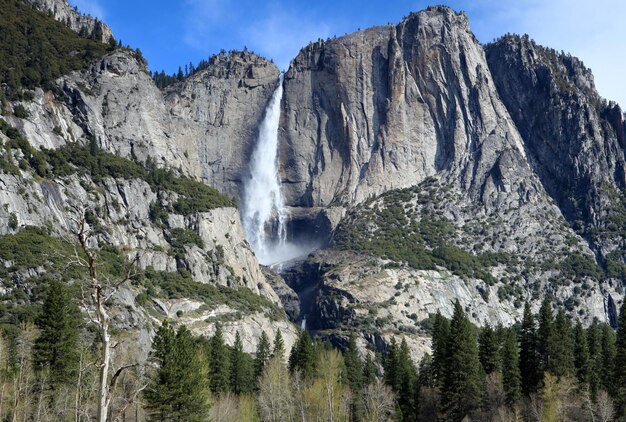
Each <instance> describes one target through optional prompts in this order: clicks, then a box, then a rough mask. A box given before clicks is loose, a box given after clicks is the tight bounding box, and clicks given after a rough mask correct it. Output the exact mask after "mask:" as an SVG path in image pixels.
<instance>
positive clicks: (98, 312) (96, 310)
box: [70, 208, 145, 422]
mask: <svg viewBox="0 0 626 422" xmlns="http://www.w3.org/2000/svg"><path fill="white" fill-rule="evenodd" d="M86 211H87V210H86V209H85V208H83V209H80V210H78V212H77V213H76V214H77V215H76V218H74V224H75V227H74V235H75V236H76V238H77V239H78V243H79V245H80V249H81V250H82V252H83V254H84V257H83V256H81V255H80V254H79V252H78V250H77V249H75V250H74V256H73V257H72V258H71V259H70V264H73V265H78V266H80V267H82V268H85V269H86V270H87V271H88V273H89V282H88V283H87V284H86V285H84V286H83V303H82V305H83V308H84V309H85V311H86V312H87V314H88V315H89V320H90V321H91V322H92V323H93V324H95V325H96V327H97V329H98V334H99V337H100V362H99V372H98V398H97V399H98V406H97V415H96V420H97V421H98V422H107V421H108V420H109V409H110V406H111V401H112V400H113V391H114V389H115V384H116V383H117V381H118V379H119V378H120V376H121V375H122V373H123V372H124V371H125V370H126V369H129V368H131V367H134V366H135V365H122V366H120V367H119V368H118V369H117V370H115V371H112V370H111V350H112V348H113V347H114V346H113V345H112V344H111V333H110V330H109V328H110V325H111V317H110V315H109V310H108V307H107V302H108V301H109V299H111V298H112V297H113V295H114V294H115V293H116V292H117V291H118V290H119V288H120V287H121V286H122V285H123V284H125V283H126V282H128V281H129V280H130V279H131V278H133V277H134V276H136V275H137V274H136V273H135V272H134V270H135V264H136V261H137V258H138V257H135V259H134V261H133V262H132V263H131V265H130V266H129V268H128V271H127V272H126V273H125V275H124V276H123V277H121V278H120V279H119V280H115V281H110V280H105V279H102V278H101V277H100V276H99V274H98V271H97V265H96V264H97V253H96V251H95V250H93V249H92V248H91V247H90V245H89V239H90V236H91V229H90V227H89V225H88V224H87V222H86V217H85V214H86ZM85 287H88V289H89V291H88V293H87V292H85ZM87 297H89V299H87ZM109 377H110V380H109ZM144 388H145V386H143V387H140V389H138V390H139V391H137V393H136V395H138V394H139V392H140V391H141V390H143V389H144ZM136 395H135V397H136ZM111 419H112V420H117V418H111Z"/></svg>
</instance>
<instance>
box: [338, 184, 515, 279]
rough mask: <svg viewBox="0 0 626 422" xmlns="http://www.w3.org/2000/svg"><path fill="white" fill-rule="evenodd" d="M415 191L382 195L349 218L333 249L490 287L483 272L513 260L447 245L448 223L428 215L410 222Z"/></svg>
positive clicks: (449, 237)
mask: <svg viewBox="0 0 626 422" xmlns="http://www.w3.org/2000/svg"><path fill="white" fill-rule="evenodd" d="M418 189H419V188H418V187H414V188H408V189H401V190H395V191H390V192H387V193H385V194H383V195H381V197H380V200H379V201H376V202H374V201H372V202H371V203H370V204H369V205H370V206H369V207H368V206H367V205H366V207H364V210H358V211H356V212H355V213H353V214H352V215H350V216H348V218H346V219H345V220H344V222H343V223H342V224H341V225H340V226H339V227H338V229H337V231H336V235H335V238H334V245H335V246H336V247H338V248H340V249H343V250H352V251H361V252H367V253H371V254H373V255H376V256H380V257H383V258H386V259H389V260H392V261H395V262H401V263H406V264H407V265H409V266H410V267H412V268H415V269H420V270H434V269H436V268H437V267H444V268H447V269H449V270H450V271H451V272H452V273H454V274H456V275H459V276H463V277H473V278H479V279H482V280H484V281H485V282H487V283H488V284H493V283H495V282H496V280H495V278H494V277H493V276H492V275H491V274H490V273H489V272H488V270H487V268H489V267H491V266H495V265H498V264H508V263H510V262H511V261H512V260H513V258H512V257H511V256H509V255H507V254H504V253H482V254H478V255H475V254H471V253H469V252H467V251H465V250H464V249H462V248H460V247H458V246H456V245H454V244H452V242H453V240H454V238H455V233H456V229H455V227H454V225H453V224H452V223H450V222H449V221H446V220H443V219H438V218H437V217H435V216H434V215H431V214H424V215H421V216H420V218H419V219H417V218H411V217H410V216H411V215H412V214H413V213H412V208H411V205H410V204H409V202H410V201H411V200H413V199H414V198H415V196H416V194H417V192H418ZM372 204H373V205H372Z"/></svg>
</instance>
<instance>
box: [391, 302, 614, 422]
mask: <svg viewBox="0 0 626 422" xmlns="http://www.w3.org/2000/svg"><path fill="white" fill-rule="evenodd" d="M619 323H620V325H619V327H620V328H619V329H618V331H617V334H616V333H615V331H614V330H613V329H612V328H611V327H610V326H609V325H607V324H601V323H599V322H597V321H594V322H593V323H592V324H591V325H590V326H589V327H588V328H587V329H585V328H583V326H582V324H581V323H580V322H577V323H576V324H575V325H573V324H572V322H571V320H570V319H569V318H568V317H567V316H566V314H565V312H564V311H563V310H562V309H560V310H558V312H557V313H556V315H555V314H554V313H553V310H552V307H551V304H550V302H549V301H548V300H545V301H544V302H543V303H542V306H541V308H540V310H539V314H538V315H534V314H533V313H532V312H531V310H530V307H529V306H528V304H526V307H525V309H524V315H523V319H522V321H521V324H518V325H516V326H514V327H510V328H504V327H496V328H492V327H489V326H487V327H485V328H482V329H477V328H476V327H474V326H473V325H472V324H471V323H470V322H469V320H468V318H467V317H466V315H465V312H464V310H463V309H462V307H461V305H460V304H459V303H458V302H457V303H455V305H454V314H453V316H452V319H451V320H447V319H446V318H444V317H442V316H441V315H440V314H437V315H436V316H435V317H434V322H433V330H432V331H433V332H432V334H433V343H432V346H433V350H432V356H431V355H428V356H426V357H425V358H424V359H423V360H422V361H421V362H420V365H419V369H417V368H415V366H414V365H413V363H412V362H411V359H410V356H409V355H408V347H407V346H406V342H404V341H403V342H402V343H401V344H400V346H398V345H397V344H396V343H392V344H391V347H390V349H389V351H388V353H387V355H386V357H385V382H386V383H387V384H388V385H390V386H391V387H392V389H393V391H394V392H395V393H396V396H397V404H398V415H399V418H400V419H401V420H403V421H430V420H451V421H460V420H464V418H467V417H469V419H470V420H507V421H508V420H527V421H534V420H537V421H556V420H559V421H569V420H571V421H587V420H604V421H607V420H623V419H624V418H626V304H625V305H623V306H622V309H621V314H620V321H619Z"/></svg>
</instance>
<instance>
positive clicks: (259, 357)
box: [254, 331, 271, 384]
mask: <svg viewBox="0 0 626 422" xmlns="http://www.w3.org/2000/svg"><path fill="white" fill-rule="evenodd" d="M270 357H271V356H270V340H269V338H267V334H265V331H263V332H261V338H260V339H259V344H258V345H257V348H256V353H255V355H254V379H255V384H256V383H257V382H258V379H259V377H260V376H261V374H263V369H265V366H266V365H267V362H269V360H270Z"/></svg>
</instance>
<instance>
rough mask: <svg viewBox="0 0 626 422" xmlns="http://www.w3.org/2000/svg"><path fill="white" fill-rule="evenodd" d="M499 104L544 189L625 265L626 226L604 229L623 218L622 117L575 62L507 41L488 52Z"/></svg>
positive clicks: (522, 41) (523, 41)
mask: <svg viewBox="0 0 626 422" xmlns="http://www.w3.org/2000/svg"><path fill="white" fill-rule="evenodd" d="M486 51H487V59H488V62H489V66H490V69H491V72H492V74H493V75H494V80H495V82H496V86H497V88H498V91H499V93H500V97H501V98H502V100H503V101H504V103H505V104H506V106H507V108H508V110H509V112H510V114H511V117H512V119H513V121H514V122H515V125H516V126H517V127H518V128H519V130H520V133H521V134H522V137H523V139H524V148H525V150H526V151H527V153H528V155H529V157H530V159H529V162H530V163H531V165H532V166H533V170H534V172H535V173H536V174H537V175H538V176H539V177H540V179H541V182H542V184H543V186H544V187H545V190H546V191H547V192H548V193H549V194H550V196H551V197H552V198H554V199H555V201H556V202H557V203H558V205H559V207H560V209H561V210H562V212H563V215H564V216H565V217H566V218H567V219H568V221H569V222H570V223H571V224H572V225H573V226H574V227H577V228H578V229H579V230H581V231H583V232H584V234H585V237H586V238H587V239H588V240H589V241H590V243H591V246H592V247H593V248H594V250H595V251H596V252H597V253H598V254H601V255H608V254H609V253H610V252H612V251H615V252H616V253H617V254H618V255H621V258H624V255H623V254H624V252H623V251H624V243H623V242H624V234H626V231H625V230H624V227H622V228H621V230H620V231H621V233H619V235H618V236H615V233H614V231H615V230H607V227H608V226H609V225H610V224H611V223H613V224H614V225H615V223H617V226H620V225H623V222H622V221H621V220H620V221H617V222H615V221H611V220H614V219H615V218H616V217H617V216H616V215H615V214H622V215H623V212H624V209H623V207H624V206H623V203H624V198H625V197H624V189H625V188H626V175H625V173H624V169H625V167H626V164H625V161H624V153H625V151H626V138H625V137H624V118H623V115H622V111H621V109H620V107H619V105H617V104H615V103H607V102H606V101H605V100H603V99H602V98H600V96H599V95H598V93H597V91H596V90H595V86H594V82H593V75H592V74H591V71H590V70H589V69H587V68H586V67H585V66H584V65H583V63H582V62H581V61H580V60H578V59H577V58H575V57H571V56H568V55H564V54H562V53H561V54H559V53H557V52H556V51H554V50H550V49H547V48H545V47H541V46H538V45H536V44H535V43H534V42H533V41H531V40H529V39H528V37H527V36H525V37H517V36H508V37H504V38H502V39H501V40H499V41H497V42H495V43H493V44H490V45H488V46H487V48H486Z"/></svg>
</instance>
